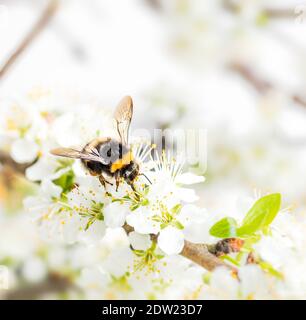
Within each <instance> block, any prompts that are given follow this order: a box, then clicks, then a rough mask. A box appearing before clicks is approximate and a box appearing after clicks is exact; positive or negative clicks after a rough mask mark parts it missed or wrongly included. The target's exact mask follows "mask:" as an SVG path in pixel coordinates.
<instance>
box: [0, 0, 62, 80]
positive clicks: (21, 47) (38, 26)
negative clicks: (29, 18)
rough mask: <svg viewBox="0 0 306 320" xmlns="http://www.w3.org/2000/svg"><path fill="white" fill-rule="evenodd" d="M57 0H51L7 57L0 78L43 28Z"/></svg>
mask: <svg viewBox="0 0 306 320" xmlns="http://www.w3.org/2000/svg"><path fill="white" fill-rule="evenodd" d="M58 3H59V2H58V0H51V1H50V2H49V3H48V5H47V7H46V9H45V10H44V11H43V13H42V14H41V16H40V18H39V20H38V21H37V22H36V24H35V25H34V26H33V28H32V29H31V30H30V31H29V33H28V34H27V35H26V36H25V38H24V39H23V41H22V42H21V43H20V44H19V46H18V47H17V48H16V50H15V51H14V52H13V54H12V55H11V56H10V57H9V58H8V60H7V61H6V62H5V63H4V65H3V66H2V68H1V69H0V79H1V78H3V77H4V76H5V74H6V73H7V72H8V70H9V69H10V68H11V67H12V66H13V64H14V63H15V62H16V61H17V60H18V58H19V57H20V56H21V55H22V53H23V52H24V51H25V50H26V49H27V48H28V47H29V46H30V44H31V43H32V42H33V41H34V40H35V38H36V37H37V36H38V35H39V34H40V33H41V32H42V31H43V30H44V28H45V27H46V25H47V24H48V22H49V21H50V20H51V18H52V17H53V16H54V14H55V12H56V10H57V8H58Z"/></svg>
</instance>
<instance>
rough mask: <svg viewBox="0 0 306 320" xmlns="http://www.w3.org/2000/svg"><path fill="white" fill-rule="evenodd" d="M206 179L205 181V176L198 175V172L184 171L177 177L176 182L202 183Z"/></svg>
mask: <svg viewBox="0 0 306 320" xmlns="http://www.w3.org/2000/svg"><path fill="white" fill-rule="evenodd" d="M204 181H205V178H204V177H203V176H197V175H196V174H194V173H191V172H185V173H182V174H181V175H179V176H178V177H177V178H176V179H175V182H176V183H181V184H195V183H200V182H204Z"/></svg>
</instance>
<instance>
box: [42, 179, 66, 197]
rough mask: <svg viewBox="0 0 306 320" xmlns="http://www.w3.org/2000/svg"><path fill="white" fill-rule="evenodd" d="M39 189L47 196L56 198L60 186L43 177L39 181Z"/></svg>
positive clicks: (60, 190) (59, 192)
mask: <svg viewBox="0 0 306 320" xmlns="http://www.w3.org/2000/svg"><path fill="white" fill-rule="evenodd" d="M41 190H42V192H43V194H44V195H45V196H46V197H48V198H53V197H55V198H58V197H59V196H60V194H61V192H62V188H61V187H59V186H57V185H56V184H54V183H53V182H52V181H50V180H49V179H44V180H43V181H42V182H41Z"/></svg>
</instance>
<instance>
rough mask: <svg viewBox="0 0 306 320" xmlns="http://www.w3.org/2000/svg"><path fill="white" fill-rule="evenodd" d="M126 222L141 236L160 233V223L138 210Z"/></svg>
mask: <svg viewBox="0 0 306 320" xmlns="http://www.w3.org/2000/svg"><path fill="white" fill-rule="evenodd" d="M126 222H127V223H128V224H129V225H130V226H132V227H134V229H135V231H136V232H138V233H141V234H149V233H153V234H156V233H158V231H159V229H160V227H159V223H157V222H155V221H153V220H152V217H151V216H148V215H147V214H146V213H145V212H143V211H141V210H139V209H138V210H137V211H136V212H133V213H131V214H129V215H128V216H127V217H126Z"/></svg>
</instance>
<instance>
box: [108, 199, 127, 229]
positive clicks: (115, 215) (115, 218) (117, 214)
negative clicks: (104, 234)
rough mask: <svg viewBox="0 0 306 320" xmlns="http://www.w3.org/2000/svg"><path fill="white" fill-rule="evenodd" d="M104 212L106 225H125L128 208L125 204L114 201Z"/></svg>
mask: <svg viewBox="0 0 306 320" xmlns="http://www.w3.org/2000/svg"><path fill="white" fill-rule="evenodd" d="M103 213H104V221H105V224H106V226H107V227H110V228H118V227H122V226H123V225H124V223H125V218H126V216H127V214H128V210H127V209H126V207H125V206H124V205H121V204H120V203H118V202H114V203H111V204H109V205H108V206H107V207H106V208H105V209H104V211H103Z"/></svg>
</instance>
